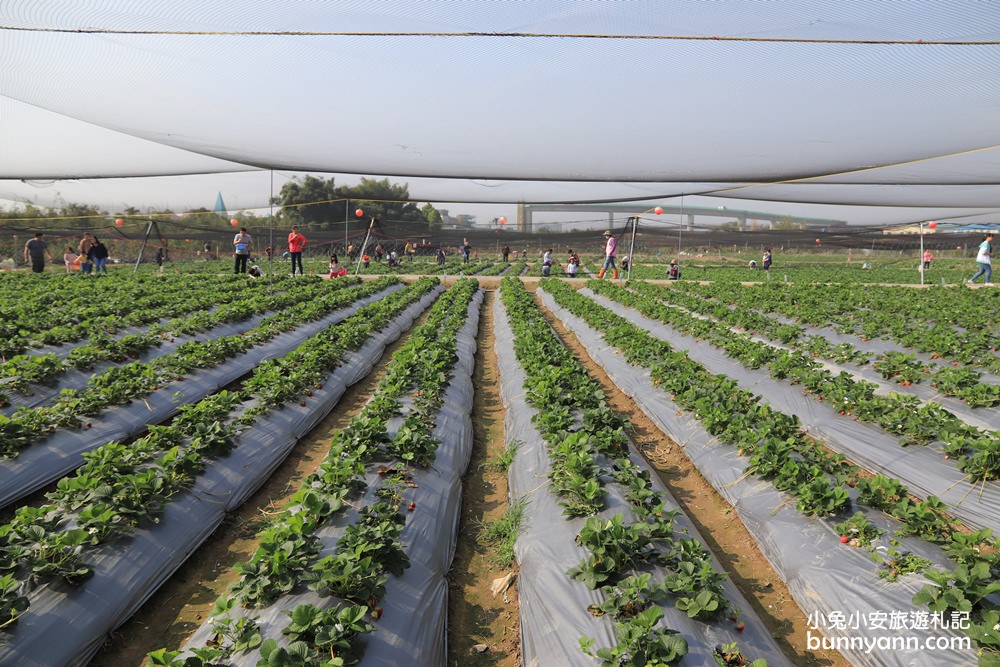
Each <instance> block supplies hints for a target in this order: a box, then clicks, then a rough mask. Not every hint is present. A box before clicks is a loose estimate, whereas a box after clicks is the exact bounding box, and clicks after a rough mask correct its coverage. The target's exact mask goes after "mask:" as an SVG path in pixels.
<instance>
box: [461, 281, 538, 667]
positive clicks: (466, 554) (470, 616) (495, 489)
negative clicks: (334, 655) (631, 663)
mask: <svg viewBox="0 0 1000 667" xmlns="http://www.w3.org/2000/svg"><path fill="white" fill-rule="evenodd" d="M495 298H497V295H496V293H495V292H486V299H485V300H484V301H483V307H482V315H481V316H480V319H479V335H478V338H477V339H476V344H477V346H478V350H477V351H476V369H475V372H474V374H473V377H472V381H473V386H475V388H476V395H475V399H474V404H473V408H472V414H473V422H472V428H473V438H474V443H473V450H472V460H471V461H470V463H469V470H468V472H467V473H466V475H465V477H463V479H462V518H461V521H460V523H459V526H458V535H459V538H458V545H457V547H456V550H455V560H454V562H453V563H452V570H451V572H450V573H449V575H448V579H449V601H448V642H449V643H448V665H449V666H450V667H459V666H461V667H516V666H517V665H520V664H521V630H520V619H519V616H518V606H517V584H516V583H515V584H514V585H512V586H511V587H510V588H508V589H507V590H506V591H505V592H503V593H499V594H497V595H495V596H494V595H493V593H492V592H491V590H490V586H491V584H492V583H493V581H494V580H495V579H499V578H500V577H502V576H504V575H505V574H506V573H507V572H506V571H504V570H500V569H499V568H498V567H497V566H496V565H494V564H493V563H492V562H491V556H492V554H491V552H490V550H489V548H488V547H484V546H483V545H481V544H479V542H478V540H477V537H478V534H479V528H480V526H481V525H482V523H484V522H488V521H490V520H493V519H496V518H498V517H499V516H500V515H501V514H503V512H504V510H505V509H506V508H507V477H506V476H505V475H504V474H502V473H500V472H499V471H497V470H496V469H495V468H493V467H490V466H489V465H488V464H489V463H490V462H493V461H496V460H497V458H498V457H499V455H500V453H501V452H502V451H503V450H504V448H505V443H504V408H503V404H502V403H501V401H500V391H499V386H500V377H499V369H498V367H497V358H496V352H495V351H494V349H493V343H494V335H493V299H495Z"/></svg>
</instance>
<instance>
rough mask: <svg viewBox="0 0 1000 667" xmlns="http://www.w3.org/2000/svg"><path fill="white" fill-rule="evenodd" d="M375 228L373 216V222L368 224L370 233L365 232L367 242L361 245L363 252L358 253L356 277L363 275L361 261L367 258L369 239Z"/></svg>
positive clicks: (373, 217) (355, 269)
mask: <svg viewBox="0 0 1000 667" xmlns="http://www.w3.org/2000/svg"><path fill="white" fill-rule="evenodd" d="M374 226H375V216H374V215H373V216H372V221H371V222H369V223H368V231H367V232H365V242H364V243H362V244H361V252H359V253H358V265H357V266H356V267H355V268H354V275H358V274H359V273H361V260H363V259H364V257H365V248H366V247H368V237H369V236H371V233H372V227H374Z"/></svg>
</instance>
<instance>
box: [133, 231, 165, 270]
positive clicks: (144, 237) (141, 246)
mask: <svg viewBox="0 0 1000 667" xmlns="http://www.w3.org/2000/svg"><path fill="white" fill-rule="evenodd" d="M155 224H156V221H155V220H153V219H152V218H150V219H149V224H148V225H146V235H145V236H143V237H142V245H140V246H139V255H138V257H136V258H135V268H133V269H132V275H135V273H136V271H138V270H139V264H140V263H141V262H142V253H143V252H144V251H145V250H146V242H147V241H149V233H150V232H151V231H153V226H154V225H155ZM156 233H157V234H159V233H160V229H159V227H157V229H156ZM164 261H166V258H164Z"/></svg>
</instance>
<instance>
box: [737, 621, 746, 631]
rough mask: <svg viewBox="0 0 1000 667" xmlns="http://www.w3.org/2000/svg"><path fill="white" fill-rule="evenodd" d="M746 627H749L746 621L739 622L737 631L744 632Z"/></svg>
mask: <svg viewBox="0 0 1000 667" xmlns="http://www.w3.org/2000/svg"><path fill="white" fill-rule="evenodd" d="M746 627H747V626H746V623H737V624H736V631H737V632H743V629H744V628H746Z"/></svg>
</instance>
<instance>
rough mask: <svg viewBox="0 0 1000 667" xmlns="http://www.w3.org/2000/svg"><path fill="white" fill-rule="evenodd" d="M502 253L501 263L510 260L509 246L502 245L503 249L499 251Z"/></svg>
mask: <svg viewBox="0 0 1000 667" xmlns="http://www.w3.org/2000/svg"><path fill="white" fill-rule="evenodd" d="M500 252H502V253H503V261H505V262H506V261H508V259H509V258H510V246H509V245H507V244H506V243H504V244H503V249H502V250H501V251H500Z"/></svg>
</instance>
